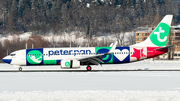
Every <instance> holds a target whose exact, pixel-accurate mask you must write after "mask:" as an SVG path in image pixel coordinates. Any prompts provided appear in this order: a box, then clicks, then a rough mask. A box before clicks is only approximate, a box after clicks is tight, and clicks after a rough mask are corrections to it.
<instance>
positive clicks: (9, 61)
mask: <svg viewBox="0 0 180 101" xmlns="http://www.w3.org/2000/svg"><path fill="white" fill-rule="evenodd" d="M2 61H3V62H5V63H8V64H10V63H11V61H12V59H8V58H7V57H4V58H3V59H2Z"/></svg>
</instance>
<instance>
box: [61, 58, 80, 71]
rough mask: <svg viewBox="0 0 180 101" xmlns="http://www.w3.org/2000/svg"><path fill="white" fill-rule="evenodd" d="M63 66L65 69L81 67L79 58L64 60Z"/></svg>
mask: <svg viewBox="0 0 180 101" xmlns="http://www.w3.org/2000/svg"><path fill="white" fill-rule="evenodd" d="M61 68H63V69H68V68H80V61H78V60H62V61H61Z"/></svg>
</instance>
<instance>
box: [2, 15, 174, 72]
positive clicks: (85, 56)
mask: <svg viewBox="0 0 180 101" xmlns="http://www.w3.org/2000/svg"><path fill="white" fill-rule="evenodd" d="M172 17H173V15H166V16H165V17H164V18H163V19H162V21H161V22H160V23H159V25H158V26H157V27H156V28H155V29H154V31H153V32H152V33H151V34H150V36H149V37H148V38H147V39H146V40H145V41H143V42H141V43H138V44H134V45H131V46H129V47H116V45H117V41H116V42H115V43H114V44H113V45H112V47H83V48H82V47H77V48H38V49H23V50H18V51H15V52H12V53H11V54H10V55H8V56H6V57H4V58H3V61H4V62H6V63H8V64H11V65H14V66H18V67H19V71H22V68H21V66H32V65H60V66H61V68H63V69H68V68H80V66H81V65H87V70H88V71H90V70H91V69H92V68H91V66H90V65H99V64H121V63H130V62H134V61H139V60H142V59H148V58H153V57H156V56H158V55H161V54H164V53H166V52H167V51H168V48H169V47H171V46H166V43H167V40H168V35H169V31H170V26H171V22H172Z"/></svg>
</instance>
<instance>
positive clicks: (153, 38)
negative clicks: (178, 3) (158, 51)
mask: <svg viewBox="0 0 180 101" xmlns="http://www.w3.org/2000/svg"><path fill="white" fill-rule="evenodd" d="M172 18H173V15H166V16H165V17H164V18H163V19H162V21H161V22H160V23H159V24H158V26H157V27H156V28H155V29H154V31H153V32H152V33H151V34H150V35H149V37H148V38H147V39H146V40H145V41H143V42H141V43H138V44H135V45H132V46H150V47H165V46H166V43H167V40H168V35H169V31H170V26H171V22H172Z"/></svg>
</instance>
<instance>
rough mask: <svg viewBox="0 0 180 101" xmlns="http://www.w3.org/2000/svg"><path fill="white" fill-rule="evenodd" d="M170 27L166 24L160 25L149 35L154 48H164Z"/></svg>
mask: <svg viewBox="0 0 180 101" xmlns="http://www.w3.org/2000/svg"><path fill="white" fill-rule="evenodd" d="M169 30H170V26H169V25H167V24H166V23H160V24H159V25H158V26H157V27H156V29H155V30H154V31H153V32H152V34H151V35H150V40H151V42H152V43H153V44H155V45H156V46H166V43H167V39H168V35H169Z"/></svg>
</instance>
